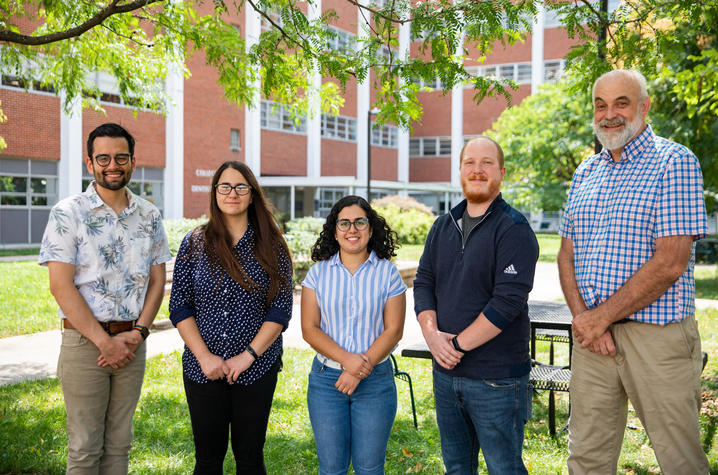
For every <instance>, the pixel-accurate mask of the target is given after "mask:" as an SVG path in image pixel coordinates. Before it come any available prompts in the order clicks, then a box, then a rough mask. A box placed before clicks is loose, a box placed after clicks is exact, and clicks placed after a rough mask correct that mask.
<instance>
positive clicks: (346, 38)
mask: <svg viewBox="0 0 718 475" xmlns="http://www.w3.org/2000/svg"><path fill="white" fill-rule="evenodd" d="M327 30H328V31H329V32H330V33H332V34H331V35H329V38H327V48H329V49H331V50H334V51H351V50H353V49H354V48H355V46H356V35H355V34H354V33H349V32H348V31H344V30H340V29H339V28H336V27H334V26H329V27H328V28H327Z"/></svg>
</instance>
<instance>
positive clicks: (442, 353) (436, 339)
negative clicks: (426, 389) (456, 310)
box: [426, 330, 464, 369]
mask: <svg viewBox="0 0 718 475" xmlns="http://www.w3.org/2000/svg"><path fill="white" fill-rule="evenodd" d="M455 336H456V335H455V334H453V333H446V332H442V331H439V330H436V331H435V332H433V333H431V334H429V335H426V344H427V346H428V347H429V351H430V352H431V355H432V356H433V357H434V360H436V362H437V364H438V365H439V366H441V367H442V368H446V369H454V367H456V365H457V364H459V361H461V358H462V357H463V356H464V354H463V353H462V352H460V351H457V350H456V348H454V345H453V344H452V343H451V340H452V338H454V337H455Z"/></svg>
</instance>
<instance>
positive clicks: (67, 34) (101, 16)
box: [0, 0, 164, 46]
mask: <svg viewBox="0 0 718 475" xmlns="http://www.w3.org/2000/svg"><path fill="white" fill-rule="evenodd" d="M119 1H120V0H112V2H111V3H110V4H109V5H107V6H106V7H105V8H103V9H102V10H100V11H99V12H97V13H96V14H95V15H94V16H92V17H91V18H89V19H88V20H87V21H85V22H84V23H81V24H80V25H78V26H75V27H73V28H69V29H67V30H64V31H58V32H55V33H50V34H47V35H42V36H32V35H22V34H20V33H15V32H14V31H10V30H1V31H0V42H7V43H16V44H21V45H26V46H39V45H46V44H49V43H54V42H56V41H62V40H67V39H69V38H75V37H78V36H80V35H82V34H83V33H85V32H87V31H89V30H91V29H92V28H94V27H96V26H97V25H100V24H101V23H102V22H103V21H105V20H106V19H107V18H109V17H111V16H112V15H118V14H122V13H127V12H131V11H134V10H138V9H140V8H143V7H146V6H147V5H151V4H153V3H158V2H162V1H164V0H135V1H133V2H130V3H127V4H124V5H117V4H118V3H119Z"/></svg>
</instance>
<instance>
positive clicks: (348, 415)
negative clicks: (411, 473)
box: [307, 358, 396, 475]
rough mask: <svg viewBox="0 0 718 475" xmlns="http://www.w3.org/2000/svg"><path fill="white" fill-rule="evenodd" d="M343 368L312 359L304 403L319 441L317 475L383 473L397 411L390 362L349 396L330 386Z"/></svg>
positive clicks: (377, 367) (376, 367)
mask: <svg viewBox="0 0 718 475" xmlns="http://www.w3.org/2000/svg"><path fill="white" fill-rule="evenodd" d="M341 373H342V372H341V371H340V370H337V369H333V368H329V367H327V366H324V365H323V364H322V363H320V362H319V360H317V358H314V362H313V363H312V371H311V373H309V386H308V388H307V402H308V406H309V419H310V420H311V422H312V430H313V431H314V439H315V441H316V444H317V456H318V457H319V474H320V475H339V474H341V475H346V473H347V471H348V470H349V460H351V462H352V465H353V467H354V473H356V475H370V474H371V475H374V474H383V473H384V460H385V457H386V446H387V444H388V443H389V434H390V433H391V426H392V425H393V424H394V417H395V416H396V385H395V384H394V372H393V370H392V367H391V361H389V360H386V361H384V362H383V363H379V364H378V365H376V366H375V367H374V370H373V371H372V372H371V374H370V375H369V376H368V377H366V378H365V379H363V380H362V381H361V382H360V383H359V385H358V386H357V388H356V390H355V391H354V393H353V394H352V395H351V396H347V395H346V394H342V393H341V392H339V390H338V389H337V388H335V387H334V383H336V381H337V379H339V376H340V375H341Z"/></svg>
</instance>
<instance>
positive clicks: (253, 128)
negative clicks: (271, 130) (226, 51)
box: [244, 5, 262, 176]
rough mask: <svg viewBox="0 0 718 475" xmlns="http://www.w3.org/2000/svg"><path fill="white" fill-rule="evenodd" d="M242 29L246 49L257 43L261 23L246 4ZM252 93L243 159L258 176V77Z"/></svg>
mask: <svg viewBox="0 0 718 475" xmlns="http://www.w3.org/2000/svg"><path fill="white" fill-rule="evenodd" d="M244 31H245V40H246V46H247V51H249V49H250V48H251V47H252V46H253V45H255V44H257V42H258V41H259V35H260V33H261V31H262V23H261V20H260V17H259V14H258V13H257V12H256V11H255V10H254V9H253V8H251V6H249V5H248V6H247V8H245V9H244ZM252 88H253V89H254V91H255V94H254V99H253V102H254V106H253V107H251V108H250V107H249V106H245V107H244V145H245V148H244V161H245V163H246V164H247V165H248V166H249V168H251V169H252V172H254V174H255V175H256V176H260V174H261V168H262V144H261V139H262V128H261V117H260V112H261V97H260V95H259V89H260V79H259V78H257V79H256V80H255V81H254V82H253V83H252Z"/></svg>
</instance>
